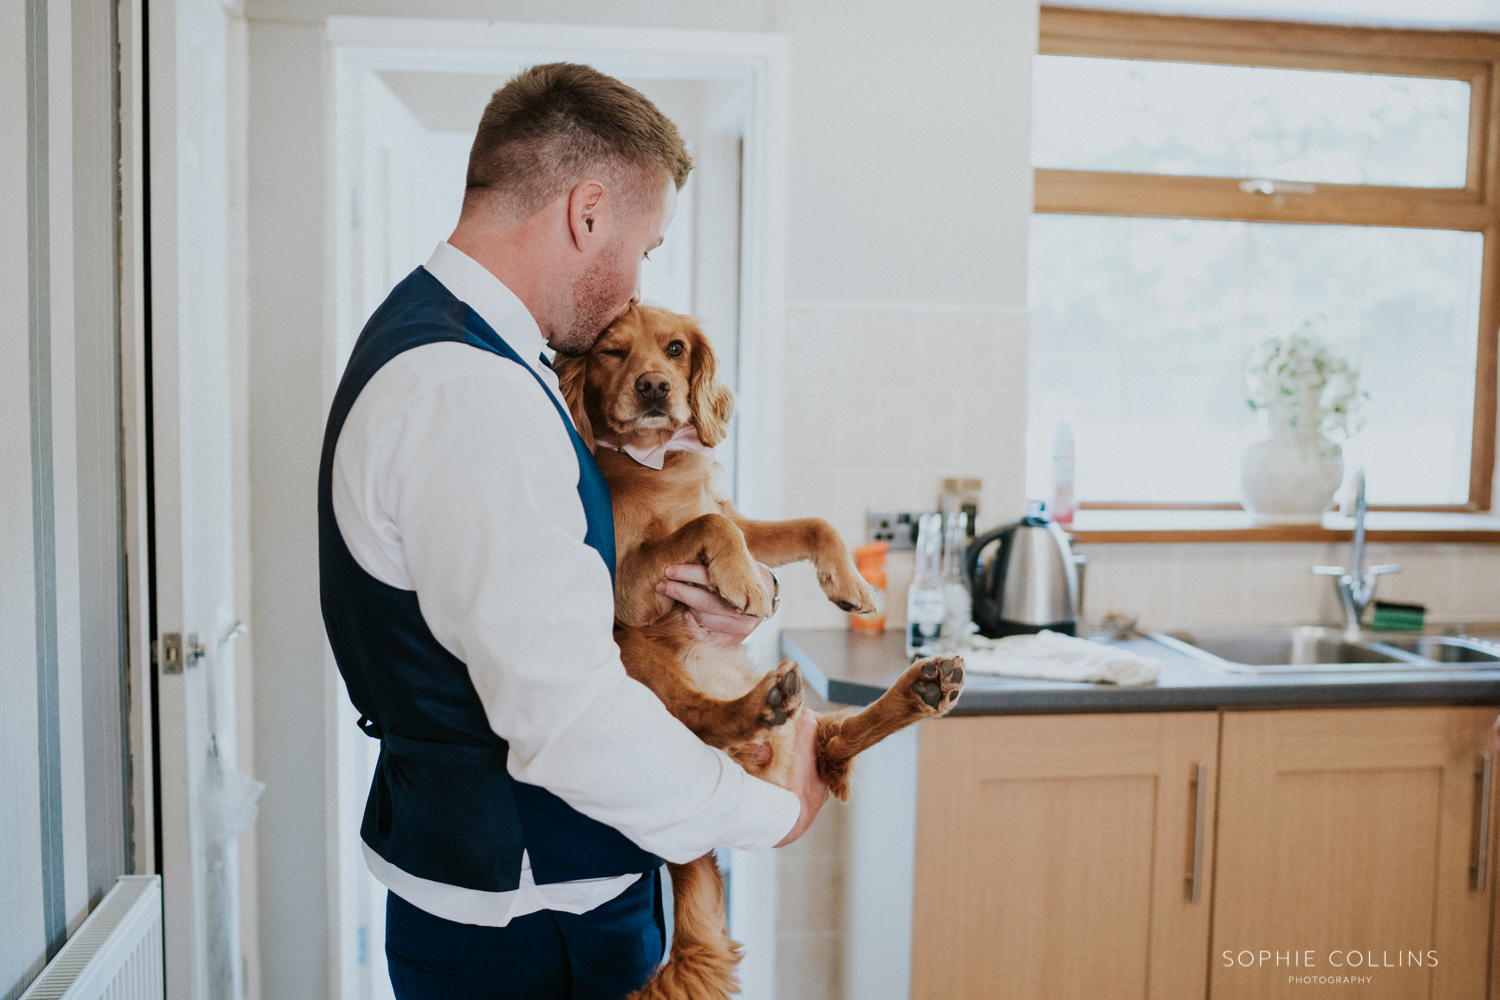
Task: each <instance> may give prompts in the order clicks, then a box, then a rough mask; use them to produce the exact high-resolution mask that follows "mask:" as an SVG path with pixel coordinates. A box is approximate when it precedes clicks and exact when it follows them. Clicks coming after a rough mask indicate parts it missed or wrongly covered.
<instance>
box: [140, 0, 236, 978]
mask: <svg viewBox="0 0 1500 1000" xmlns="http://www.w3.org/2000/svg"><path fill="white" fill-rule="evenodd" d="M147 32H148V38H149V44H150V53H151V61H150V122H151V125H150V134H149V137H148V138H149V144H150V148H149V162H150V168H151V173H150V178H151V179H150V185H151V192H150V195H151V200H150V204H151V213H150V234H149V238H150V242H149V256H150V262H151V277H150V288H149V309H150V319H149V326H150V345H151V358H150V376H151V379H152V385H151V391H150V401H151V405H152V407H153V412H152V414H151V428H152V442H153V445H154V455H153V465H152V470H151V475H152V483H153V486H154V509H155V518H154V525H155V598H156V603H155V616H154V618H155V634H156V646H155V660H156V689H157V697H158V718H159V724H160V748H159V752H160V767H161V771H160V773H161V843H162V854H161V860H160V868H161V872H162V876H163V889H164V892H165V897H166V898H165V911H166V951H167V992H168V994H169V995H170V996H172V997H174V998H194V1000H197V998H205V1000H209V998H211V1000H237V998H238V997H239V996H240V995H241V991H242V989H243V983H242V981H241V977H242V966H241V961H240V947H239V927H238V909H239V907H238V899H239V893H238V883H239V872H238V852H237V847H236V839H237V836H238V833H239V830H240V827H241V826H242V825H243V822H244V820H245V819H246V810H247V808H250V807H252V806H253V801H254V798H253V792H254V787H253V784H251V785H250V786H249V787H247V786H246V783H247V782H248V779H244V778H243V777H242V776H240V775H239V773H238V771H237V770H236V769H235V759H234V755H235V742H236V741H235V734H234V719H235V711H234V691H235V683H234V645H235V643H234V641H233V637H234V635H235V628H236V624H237V623H236V621H235V617H234V608H235V601H234V597H235V591H234V581H235V573H234V568H235V567H234V486H233V483H234V477H233V454H232V449H233V440H232V434H231V409H230V406H231V384H230V377H231V375H230V373H231V358H230V329H231V327H230V315H229V303H230V301H231V297H230V281H231V274H230V264H229V261H230V224H229V219H230V214H229V213H230V196H229V195H230V189H229V148H230V146H229V125H228V123H229V120H230V116H231V110H230V107H229V99H228V77H227V66H228V64H229V60H228V58H227V55H228V23H227V19H226V12H225V8H224V5H223V4H222V3H220V2H218V0H166V2H153V3H152V4H151V6H150V15H149V23H148V25H147Z"/></svg>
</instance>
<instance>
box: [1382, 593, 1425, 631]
mask: <svg viewBox="0 0 1500 1000" xmlns="http://www.w3.org/2000/svg"><path fill="white" fill-rule="evenodd" d="M1426 614H1427V608H1426V607H1424V606H1423V605H1420V604H1396V603H1394V602H1391V601H1376V602H1375V617H1374V618H1373V619H1371V621H1370V628H1371V630H1372V631H1375V632H1420V631H1422V622H1423V619H1424V617H1425V616H1426Z"/></svg>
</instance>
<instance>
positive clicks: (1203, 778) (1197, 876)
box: [1187, 764, 1208, 903]
mask: <svg viewBox="0 0 1500 1000" xmlns="http://www.w3.org/2000/svg"><path fill="white" fill-rule="evenodd" d="M1193 787H1194V788H1195V789H1196V795H1195V797H1196V798H1197V800H1198V808H1197V814H1196V816H1195V818H1194V819H1193V870H1192V871H1190V872H1188V876H1187V882H1188V897H1189V898H1190V899H1191V900H1192V901H1193V902H1194V903H1196V902H1198V901H1199V900H1200V899H1202V897H1203V889H1202V887H1203V823H1204V819H1205V815H1204V814H1205V811H1206V810H1207V807H1208V765H1207V764H1199V765H1198V770H1197V772H1196V773H1195V774H1194V775H1193Z"/></svg>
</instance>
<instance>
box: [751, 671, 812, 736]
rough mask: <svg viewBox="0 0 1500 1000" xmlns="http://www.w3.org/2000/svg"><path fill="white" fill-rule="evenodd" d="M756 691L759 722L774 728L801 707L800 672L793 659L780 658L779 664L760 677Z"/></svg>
mask: <svg viewBox="0 0 1500 1000" xmlns="http://www.w3.org/2000/svg"><path fill="white" fill-rule="evenodd" d="M757 691H759V692H761V698H760V699H759V703H760V704H761V710H760V723H761V725H762V726H764V727H767V728H772V729H774V728H775V727H777V726H779V725H781V724H783V723H784V722H786V720H787V719H790V718H791V717H792V716H794V715H796V714H797V710H798V709H800V708H801V707H802V672H801V671H799V670H798V669H797V663H796V661H795V660H782V661H781V664H780V666H778V667H777V668H776V669H775V670H773V671H771V672H770V673H769V674H766V676H765V677H764V678H762V679H761V682H760V684H759V686H758V687H757Z"/></svg>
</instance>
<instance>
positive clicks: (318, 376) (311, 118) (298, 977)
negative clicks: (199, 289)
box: [247, 11, 335, 1000]
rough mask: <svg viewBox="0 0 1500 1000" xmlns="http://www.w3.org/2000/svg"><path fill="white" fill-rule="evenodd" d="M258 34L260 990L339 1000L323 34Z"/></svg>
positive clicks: (279, 997)
mask: <svg viewBox="0 0 1500 1000" xmlns="http://www.w3.org/2000/svg"><path fill="white" fill-rule="evenodd" d="M250 13H251V14H252V18H251V21H250V28H249V48H250V57H249V73H250V80H249V141H248V144H247V145H248V150H249V162H248V164H247V168H248V171H249V206H248V217H249V289H250V291H249V299H250V324H249V326H250V330H249V356H248V365H249V412H250V420H249V427H250V435H249V436H250V469H249V477H250V512H251V514H250V516H251V527H250V531H251V558H252V560H253V563H254V565H253V569H252V575H253V580H252V594H251V597H252V603H253V612H252V620H251V633H252V634H253V635H254V636H255V659H256V673H255V682H254V694H255V713H254V718H255V730H256V733H255V735H256V739H255V772H254V773H255V777H257V778H259V779H260V780H261V781H264V782H265V783H266V786H267V787H266V793H265V795H264V796H263V798H262V802H261V815H260V820H259V823H258V831H257V842H258V843H257V847H258V855H259V857H258V862H259V872H260V886H259V888H260V892H259V907H260V920H259V938H260V948H261V962H260V974H261V995H262V996H264V997H267V998H276V1000H326V998H328V997H331V996H334V995H335V994H334V992H333V991H332V990H331V989H330V986H329V955H330V927H329V921H330V909H329V902H328V887H329V885H330V877H329V870H328V864H327V851H326V847H327V837H328V829H329V827H330V825H331V823H332V809H333V795H332V783H331V781H330V775H329V769H330V768H331V767H332V762H333V753H332V746H333V742H332V741H333V736H332V732H331V725H330V719H331V716H332V711H333V705H334V699H333V697H332V692H333V690H334V689H333V681H332V677H333V675H332V671H331V667H330V665H329V664H328V663H327V662H326V660H325V640H324V638H323V622H322V617H321V614H320V612H319V603H318V559H317V556H318V552H317V548H318V547H317V509H316V483H317V474H318V455H319V446H320V443H321V437H322V427H323V417H324V413H325V409H326V400H327V399H328V398H329V397H331V395H332V386H333V378H334V376H333V368H334V365H333V344H332V342H331V339H330V338H328V337H326V336H325V333H326V331H328V330H329V328H330V319H329V317H330V313H331V310H332V303H331V302H330V301H328V299H327V297H326V295H325V292H326V291H327V287H328V282H327V273H326V266H327V261H326V260H325V250H324V248H325V246H326V241H325V239H324V233H325V226H326V225H327V221H326V220H327V218H328V217H329V216H330V215H331V214H332V209H331V206H330V205H329V204H328V201H327V198H326V190H325V188H326V183H327V176H326V171H327V159H326V156H327V151H328V146H329V144H330V137H329V136H328V135H327V134H325V132H324V123H325V118H324V111H325V100H324V95H325V94H326V89H325V85H326V76H325V67H324V53H325V47H324V43H323V34H322V30H321V27H318V26H311V25H306V24H293V23H279V22H267V21H264V20H259V19H256V18H255V17H254V16H253V15H254V13H255V12H254V11H250Z"/></svg>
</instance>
